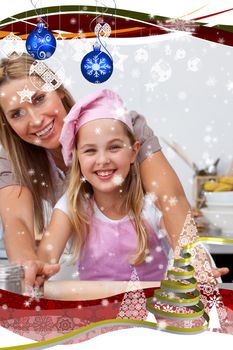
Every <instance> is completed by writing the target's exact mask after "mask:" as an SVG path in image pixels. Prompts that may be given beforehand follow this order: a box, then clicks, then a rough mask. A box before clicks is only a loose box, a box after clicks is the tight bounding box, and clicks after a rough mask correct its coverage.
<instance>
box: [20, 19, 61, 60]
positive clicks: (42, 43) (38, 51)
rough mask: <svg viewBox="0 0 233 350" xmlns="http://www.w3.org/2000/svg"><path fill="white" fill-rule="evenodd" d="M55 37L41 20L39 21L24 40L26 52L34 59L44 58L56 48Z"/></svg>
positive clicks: (50, 54)
mask: <svg viewBox="0 0 233 350" xmlns="http://www.w3.org/2000/svg"><path fill="white" fill-rule="evenodd" d="M56 46H57V43H56V39H55V37H54V35H53V34H52V33H51V32H49V31H48V30H47V29H46V28H45V25H44V23H43V22H39V23H38V24H37V26H36V29H34V30H33V31H32V32H31V34H29V35H28V37H27V40H26V49H27V52H28V53H29V54H30V55H31V56H32V57H33V58H35V59H36V60H46V59H47V58H49V57H51V56H52V55H53V54H54V52H55V50H56Z"/></svg>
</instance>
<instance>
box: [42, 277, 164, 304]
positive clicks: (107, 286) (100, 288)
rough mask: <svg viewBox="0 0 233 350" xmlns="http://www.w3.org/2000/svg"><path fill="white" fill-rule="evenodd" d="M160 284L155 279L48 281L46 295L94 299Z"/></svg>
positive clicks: (51, 297)
mask: <svg viewBox="0 0 233 350" xmlns="http://www.w3.org/2000/svg"><path fill="white" fill-rule="evenodd" d="M159 286H160V282H154V281H146V282H141V281H140V282H129V281H46V282H45V283H44V297H45V298H47V299H55V300H56V299H57V300H92V299H100V298H107V297H110V296H113V295H116V294H121V293H125V292H128V291H131V290H137V289H142V288H143V289H144V288H154V287H159Z"/></svg>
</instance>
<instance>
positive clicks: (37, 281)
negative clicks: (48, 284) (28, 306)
mask: <svg viewBox="0 0 233 350" xmlns="http://www.w3.org/2000/svg"><path fill="white" fill-rule="evenodd" d="M23 266H24V271H25V277H24V289H25V294H26V295H30V294H31V292H32V289H33V287H34V286H35V287H40V286H41V285H42V284H43V283H44V280H45V279H48V278H49V277H51V276H52V275H54V274H55V273H57V272H58V271H59V270H60V265H59V264H48V263H45V262H43V261H41V260H27V261H25V262H24V263H23Z"/></svg>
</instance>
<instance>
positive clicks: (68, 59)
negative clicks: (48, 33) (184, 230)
mask: <svg viewBox="0 0 233 350" xmlns="http://www.w3.org/2000/svg"><path fill="white" fill-rule="evenodd" d="M93 42H94V39H92V40H89V41H88V40H85V39H84V40H76V41H62V42H61V41H59V47H58V49H57V51H56V53H55V54H54V57H55V58H56V59H59V60H60V61H61V62H62V63H63V64H64V67H65V72H66V73H65V75H66V79H65V84H66V85H67V87H68V88H69V89H70V91H71V92H72V93H73V95H74V97H75V98H76V99H78V97H79V96H82V95H85V94H86V93H89V92H91V91H94V90H96V89H101V88H104V87H107V88H111V89H114V90H115V91H117V92H118V93H119V94H120V95H121V97H122V98H123V99H124V101H125V104H126V106H127V107H128V108H129V109H134V110H137V111H138V112H140V113H143V114H144V115H145V116H146V118H147V121H148V124H149V125H150V126H151V127H152V128H153V129H154V131H155V133H156V134H157V135H158V136H160V137H161V136H162V137H164V138H166V139H168V140H170V141H172V140H174V141H176V142H178V143H179V144H180V145H181V146H182V147H183V149H184V150H185V152H186V153H187V154H188V155H189V157H190V158H191V159H192V161H194V162H195V163H196V164H197V165H198V166H199V167H200V168H203V167H205V166H206V165H207V164H209V163H211V162H212V161H214V160H215V159H216V158H218V157H220V158H221V161H220V163H219V172H220V173H224V172H226V171H227V169H228V168H229V165H230V162H231V160H232V155H233V138H232V134H233V124H232V105H233V73H232V57H233V48H232V47H228V46H224V45H221V44H215V43H211V42H208V41H204V40H200V39H197V38H194V37H191V36H187V35H186V36H184V35H183V34H181V35H176V36H175V37H174V36H170V37H169V36H166V37H162V36H159V37H158V38H156V37H150V38H146V39H143V38H137V39H136V40H132V39H129V40H128V39H123V40H116V39H115V40H114V39H111V40H110V41H108V46H107V47H108V49H109V50H110V52H111V53H112V55H113V60H114V73H113V76H112V77H111V78H110V79H109V80H108V81H107V82H106V83H104V84H101V85H95V84H91V83H89V82H87V81H86V80H85V79H84V78H83V77H82V75H81V72H80V60H81V59H82V58H83V57H84V55H85V54H86V53H87V52H89V51H91V49H92V46H91V45H92V43H93ZM51 61H52V59H51ZM49 62H50V61H48V63H49ZM51 63H52V62H51ZM161 144H162V145H163V151H164V153H165V154H166V156H167V158H168V159H169V161H170V162H171V164H172V166H173V167H174V168H175V170H176V172H177V174H178V176H179V177H180V179H181V181H182V184H183V186H184V188H185V191H186V194H187V196H188V198H189V200H190V201H192V180H193V172H192V170H191V169H189V168H188V166H187V165H186V164H185V163H184V162H183V161H182V160H181V159H180V158H179V157H178V156H177V155H176V154H175V153H174V152H173V151H171V150H170V149H168V147H167V146H166V145H165V144H163V142H162V141H161Z"/></svg>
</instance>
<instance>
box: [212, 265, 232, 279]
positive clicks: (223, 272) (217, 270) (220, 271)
mask: <svg viewBox="0 0 233 350" xmlns="http://www.w3.org/2000/svg"><path fill="white" fill-rule="evenodd" d="M227 273H229V269H228V267H219V268H214V269H212V274H213V276H214V278H219V277H221V276H224V275H226V274H227Z"/></svg>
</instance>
